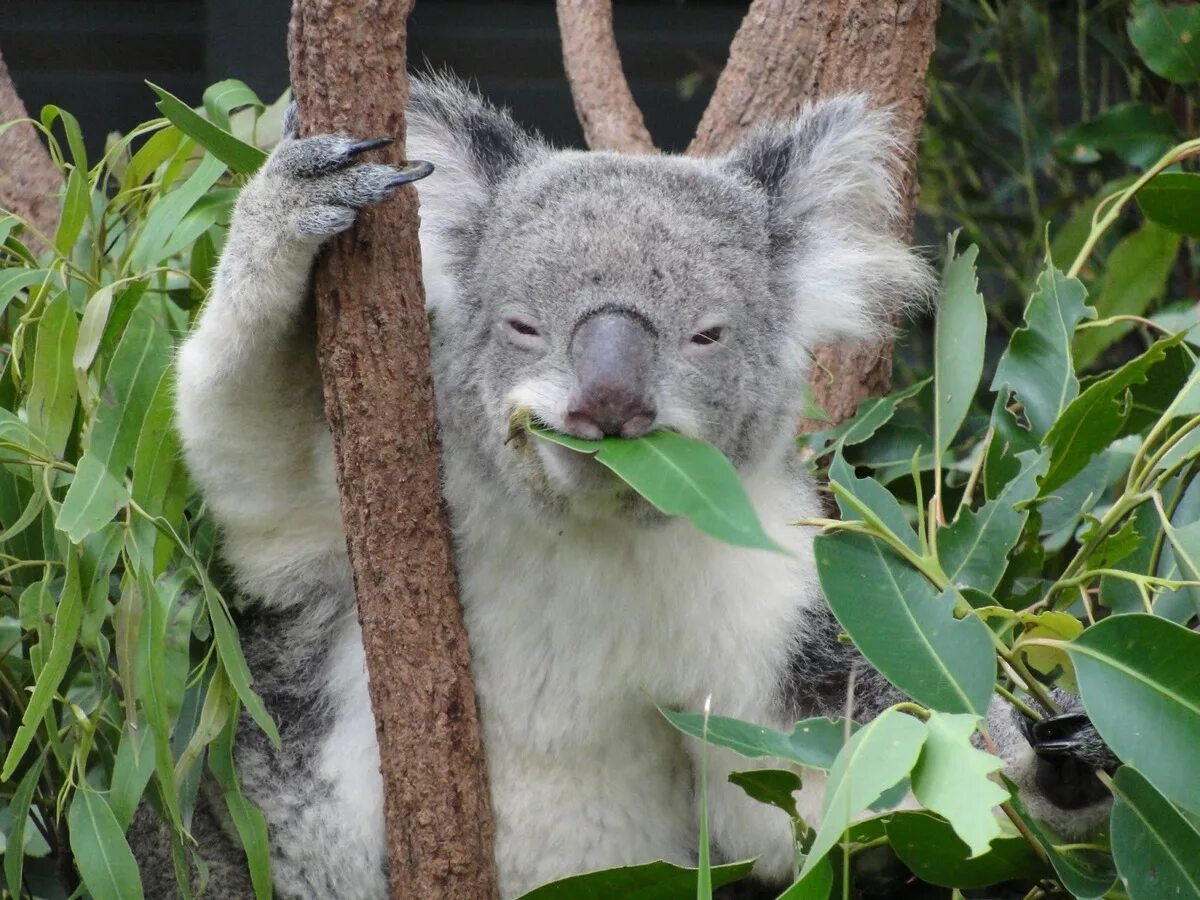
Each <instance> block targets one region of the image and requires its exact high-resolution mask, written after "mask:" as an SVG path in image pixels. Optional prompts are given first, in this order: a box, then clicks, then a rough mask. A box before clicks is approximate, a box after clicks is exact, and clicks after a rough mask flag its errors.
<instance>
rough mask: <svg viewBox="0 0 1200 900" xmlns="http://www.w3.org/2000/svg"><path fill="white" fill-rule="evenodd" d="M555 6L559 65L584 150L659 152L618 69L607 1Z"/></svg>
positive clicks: (561, 0)
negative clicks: (584, 140) (560, 48)
mask: <svg viewBox="0 0 1200 900" xmlns="http://www.w3.org/2000/svg"><path fill="white" fill-rule="evenodd" d="M557 6H558V30H559V31H560V32H561V34H562V45H563V65H564V66H565V67H566V70H567V79H568V80H569V81H570V82H571V96H572V97H574V99H575V113H576V115H578V116H579V122H580V124H581V125H583V134H584V137H586V138H587V143H588V146H589V147H591V148H592V149H593V150H619V151H621V152H623V153H656V152H658V151H657V150H656V149H655V147H654V141H653V140H652V139H651V138H650V132H649V131H647V130H646V122H645V120H644V119H643V118H642V111H641V110H640V109H638V105H637V103H636V102H635V101H634V99H633V94H632V93H630V90H629V82H628V81H627V80H626V79H625V73H624V72H623V71H622V69H621V56H620V54H619V52H618V51H617V39H616V37H615V36H614V34H613V10H612V2H611V0H558V3H557Z"/></svg>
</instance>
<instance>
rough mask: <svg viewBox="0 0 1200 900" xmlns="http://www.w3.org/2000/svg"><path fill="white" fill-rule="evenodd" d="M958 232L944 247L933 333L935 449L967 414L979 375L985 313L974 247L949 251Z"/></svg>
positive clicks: (942, 445)
mask: <svg viewBox="0 0 1200 900" xmlns="http://www.w3.org/2000/svg"><path fill="white" fill-rule="evenodd" d="M957 242H958V232H955V233H954V234H953V235H951V236H950V240H949V243H948V245H947V247H946V265H945V268H943V270H942V296H941V300H940V301H939V303H938V311H937V321H936V323H935V325H934V332H933V371H934V377H933V381H934V392H933V396H934V415H933V427H934V434H935V441H936V443H937V446H938V449H939V450H940V451H941V452H942V453H945V452H946V449H947V448H948V447H949V446H950V442H951V441H953V440H954V436H955V435H956V434H957V433H958V429H959V428H960V427H961V426H962V423H963V420H964V419H965V418H966V417H967V411H968V410H969V409H970V408H971V401H972V400H974V398H975V389H976V388H977V387H979V379H980V377H981V376H982V375H983V356H984V352H983V351H984V338H985V336H986V334H987V316H986V315H985V314H984V310H983V295H981V294H980V293H979V283H978V279H977V278H976V275H975V259H976V257H977V256H979V248H978V247H976V246H975V245H974V244H972V245H971V246H969V247H967V249H966V250H964V251H963V252H962V253H955V244H956V243H957Z"/></svg>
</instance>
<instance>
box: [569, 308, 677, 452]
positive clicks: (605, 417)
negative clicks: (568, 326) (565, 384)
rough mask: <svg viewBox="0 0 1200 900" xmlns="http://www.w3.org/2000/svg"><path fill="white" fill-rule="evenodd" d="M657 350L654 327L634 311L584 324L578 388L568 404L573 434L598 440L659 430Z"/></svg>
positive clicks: (573, 349) (574, 346) (574, 351)
mask: <svg viewBox="0 0 1200 900" xmlns="http://www.w3.org/2000/svg"><path fill="white" fill-rule="evenodd" d="M654 347H655V334H654V330H653V328H652V327H651V326H650V324H649V323H648V322H645V321H644V320H643V319H642V318H641V317H640V316H638V315H637V314H636V313H633V312H632V311H625V310H620V309H615V310H606V311H600V312H597V313H594V314H592V315H590V316H588V317H587V318H585V319H584V320H583V321H582V322H580V323H579V325H577V326H576V328H575V334H574V335H573V336H572V338H571V346H570V355H571V362H572V364H573V365H574V368H575V378H576V384H575V388H574V390H572V391H571V394H570V397H569V398H568V401H567V417H566V426H567V430H568V431H569V432H570V433H572V434H575V435H578V436H579V437H582V438H588V439H591V440H598V439H599V438H602V437H606V436H610V435H611V436H620V437H625V438H634V437H639V436H641V435H643V434H645V433H646V432H648V431H649V430H650V429H651V428H653V427H654V417H655V415H656V413H657V411H656V410H655V407H654V401H653V399H652V398H651V396H650V391H649V384H650V375H651V370H652V369H653V366H654Z"/></svg>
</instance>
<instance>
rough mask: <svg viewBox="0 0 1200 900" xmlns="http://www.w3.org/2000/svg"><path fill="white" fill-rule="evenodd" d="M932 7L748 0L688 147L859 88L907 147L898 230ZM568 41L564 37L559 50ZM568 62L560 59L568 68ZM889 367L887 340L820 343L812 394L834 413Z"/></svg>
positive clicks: (913, 2)
mask: <svg viewBox="0 0 1200 900" xmlns="http://www.w3.org/2000/svg"><path fill="white" fill-rule="evenodd" d="M561 5H562V3H561V2H560V7H561ZM597 5H605V6H608V5H610V4H609V3H608V2H607V0H606V2H605V3H603V4H599V3H597ZM939 7H940V0H754V2H753V3H752V4H751V6H750V10H749V12H747V14H746V17H745V19H744V20H743V21H742V25H741V27H740V28H739V29H738V33H737V35H736V36H735V37H734V39H733V42H732V44H731V45H730V48H729V59H728V61H727V62H726V64H725V69H724V70H723V71H722V73H721V76H720V78H719V79H718V80H717V86H716V90H715V91H714V92H713V97H712V100H711V101H710V102H709V106H708V109H706V110H705V112H704V116H703V118H702V119H701V122H700V125H699V127H698V129H697V132H696V137H695V139H694V140H693V141H692V143H691V146H690V147H689V148H688V152H689V153H692V154H696V155H701V156H706V155H712V154H717V153H721V152H723V151H725V150H728V149H729V148H730V147H731V146H732V145H733V144H734V143H735V142H736V141H737V140H738V138H740V137H741V136H742V135H743V134H745V133H746V131H748V130H749V129H750V128H752V127H753V126H754V125H756V124H758V123H760V122H769V121H777V120H780V119H785V118H787V117H788V116H790V115H793V114H795V113H796V111H797V110H799V109H800V107H801V105H802V104H803V103H804V102H805V101H807V100H814V99H818V98H820V97H824V96H829V95H831V94H836V93H840V92H844V91H852V90H865V91H869V92H870V94H871V96H872V98H873V99H874V101H875V102H876V103H878V104H880V105H894V106H895V108H896V118H897V122H898V123H899V125H900V127H901V129H902V135H901V136H902V139H903V145H904V148H905V149H906V150H907V151H908V157H909V159H908V162H909V165H907V166H906V167H905V172H904V178H905V182H904V183H905V196H906V198H907V204H906V207H905V214H904V215H903V216H902V217H901V220H900V222H899V223H898V227H899V229H900V231H901V234H902V236H903V237H904V238H906V239H907V238H908V237H909V236H910V234H911V231H912V217H913V213H914V211H915V202H916V173H915V161H916V152H915V151H916V144H917V138H918V137H919V135H920V131H921V123H922V122H923V121H924V117H925V101H926V91H925V72H926V69H927V68H928V66H929V57H930V55H931V54H932V52H933V46H934V25H935V24H936V22H937V15H938V10H939ZM568 49H569V48H568V46H567V44H566V42H565V40H564V52H568ZM570 52H571V53H580V52H582V51H581V50H579V49H578V48H576V49H573V50H570ZM572 71H573V67H572V66H571V65H570V64H568V66H567V72H568V75H571V73H572ZM571 87H572V92H573V93H574V94H575V103H576V106H577V107H578V106H580V105H581V104H584V103H586V102H588V101H587V98H588V96H590V94H581V93H580V92H579V91H578V90H577V88H576V86H575V82H574V78H573V77H572V86H571ZM581 117H582V114H581ZM613 149H625V150H629V151H631V152H633V151H636V150H637V148H636V147H632V146H630V147H624V148H622V147H615V148H613ZM891 374H892V348H891V344H890V343H889V344H884V345H881V346H877V347H854V348H851V347H844V346H835V347H824V348H821V349H820V350H819V351H818V352H817V357H816V360H815V365H814V367H813V374H812V382H813V397H814V399H815V400H816V402H817V405H818V406H820V407H821V408H822V409H824V410H825V411H826V412H827V413H829V415H830V417H831V418H832V419H834V420H835V421H841V420H843V419H845V418H848V417H849V416H850V415H851V414H852V413H853V412H854V410H855V408H856V407H857V406H858V404H859V403H860V402H861V401H862V400H864V399H866V398H867V397H870V396H875V395H877V394H881V393H884V392H886V391H887V390H888V389H889V387H890V385H891Z"/></svg>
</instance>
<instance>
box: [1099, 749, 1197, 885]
mask: <svg viewBox="0 0 1200 900" xmlns="http://www.w3.org/2000/svg"><path fill="white" fill-rule="evenodd" d="M1113 787H1114V800H1113V810H1112V823H1111V829H1112V848H1113V858H1114V859H1115V860H1116V863H1117V871H1118V872H1120V873H1121V881H1122V883H1123V884H1124V885H1125V889H1126V890H1127V891H1128V892H1129V897H1130V900H1160V898H1164V897H1200V829H1197V826H1196V823H1195V822H1192V821H1189V820H1188V819H1187V817H1185V816H1184V815H1183V814H1182V813H1181V812H1180V811H1179V810H1178V809H1176V808H1175V807H1174V806H1172V805H1171V804H1170V803H1169V802H1168V801H1167V799H1166V798H1165V797H1164V796H1163V795H1162V794H1160V793H1159V792H1158V791H1156V790H1155V789H1154V785H1152V784H1151V783H1150V782H1149V781H1147V780H1146V779H1145V778H1144V777H1142V775H1141V774H1140V773H1139V772H1138V771H1137V770H1136V769H1132V768H1130V767H1129V766H1122V767H1121V768H1120V769H1119V770H1118V771H1117V774H1116V777H1115V778H1114V779H1113Z"/></svg>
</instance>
